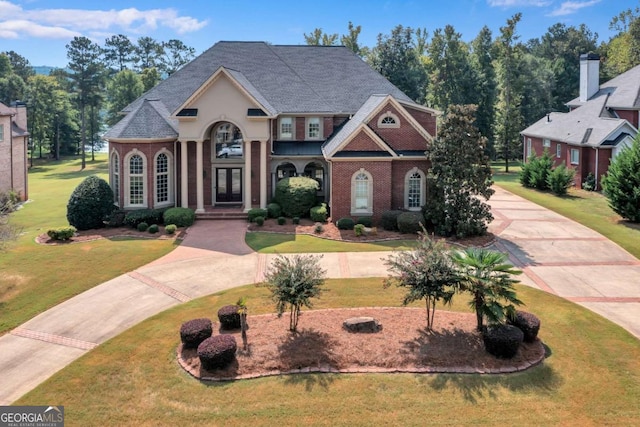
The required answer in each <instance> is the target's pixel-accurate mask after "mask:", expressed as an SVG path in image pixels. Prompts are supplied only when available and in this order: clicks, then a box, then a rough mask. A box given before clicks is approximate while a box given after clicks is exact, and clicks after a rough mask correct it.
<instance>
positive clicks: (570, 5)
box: [549, 0, 600, 16]
mask: <svg viewBox="0 0 640 427" xmlns="http://www.w3.org/2000/svg"><path fill="white" fill-rule="evenodd" d="M597 3H600V0H589V1H565V2H564V3H562V4H561V5H560V7H559V8H557V9H555V10H554V11H552V12H551V13H550V14H549V16H564V15H571V14H574V13H576V12H578V11H579V10H580V9H582V8H585V7H590V6H593V5H595V4H597Z"/></svg>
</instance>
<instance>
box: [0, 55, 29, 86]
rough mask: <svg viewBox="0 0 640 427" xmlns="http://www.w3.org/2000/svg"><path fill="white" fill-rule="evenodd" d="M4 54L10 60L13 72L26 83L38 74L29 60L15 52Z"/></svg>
mask: <svg viewBox="0 0 640 427" xmlns="http://www.w3.org/2000/svg"><path fill="white" fill-rule="evenodd" d="M4 54H5V55H7V58H9V61H10V62H11V67H12V68H13V72H14V73H15V74H17V75H18V76H20V78H21V79H22V80H23V81H24V82H25V83H26V82H27V79H28V78H29V77H31V76H33V75H35V74H36V72H35V71H33V67H32V66H31V64H30V63H29V60H28V59H27V58H25V57H24V56H22V55H20V54H18V53H16V52H14V51H13V50H10V51H7V52H4Z"/></svg>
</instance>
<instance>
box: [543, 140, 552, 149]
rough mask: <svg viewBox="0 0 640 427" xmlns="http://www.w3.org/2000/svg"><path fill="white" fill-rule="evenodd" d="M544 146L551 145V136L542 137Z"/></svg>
mask: <svg viewBox="0 0 640 427" xmlns="http://www.w3.org/2000/svg"><path fill="white" fill-rule="evenodd" d="M542 146H543V147H547V148H548V147H551V140H550V139H549V138H543V139H542Z"/></svg>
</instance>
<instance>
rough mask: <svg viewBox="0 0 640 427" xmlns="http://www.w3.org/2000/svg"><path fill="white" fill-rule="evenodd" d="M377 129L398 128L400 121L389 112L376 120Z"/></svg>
mask: <svg viewBox="0 0 640 427" xmlns="http://www.w3.org/2000/svg"><path fill="white" fill-rule="evenodd" d="M378 127H380V128H399V127H400V119H398V116H396V115H395V114H393V113H392V112H391V111H387V112H386V113H384V114H382V115H381V116H380V118H379V119H378Z"/></svg>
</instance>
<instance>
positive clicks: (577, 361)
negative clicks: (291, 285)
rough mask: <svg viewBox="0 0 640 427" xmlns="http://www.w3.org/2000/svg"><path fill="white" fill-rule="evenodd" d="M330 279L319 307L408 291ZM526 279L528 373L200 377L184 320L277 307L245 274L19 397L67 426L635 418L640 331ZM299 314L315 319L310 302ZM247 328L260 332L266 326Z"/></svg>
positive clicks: (388, 300)
mask: <svg viewBox="0 0 640 427" xmlns="http://www.w3.org/2000/svg"><path fill="white" fill-rule="evenodd" d="M327 288H328V290H327V292H325V293H324V294H323V295H322V296H321V298H320V299H319V300H318V301H317V304H316V308H327V307H345V306H346V307H351V306H396V305H398V304H399V302H400V301H401V290H400V289H398V288H389V289H383V288H382V279H355V280H329V281H328V282H327ZM517 289H518V295H519V297H520V298H521V299H522V300H523V301H524V302H525V303H526V304H527V310H529V311H531V312H533V313H535V314H537V315H538V316H539V317H540V319H541V321H542V329H541V331H540V337H541V339H542V340H543V341H544V343H545V345H546V346H547V347H548V354H549V357H548V358H547V359H546V360H545V362H544V364H543V365H541V366H538V367H535V368H533V369H530V370H528V371H526V372H523V373H517V374H508V375H494V376H489V375H450V374H434V375H414V374H366V375H365V374H354V375H338V374H331V375H329V374H324V375H323V374H307V375H292V376H281V377H270V378H263V379H257V380H245V381H235V382H224V383H217V384H215V383H202V382H199V381H197V380H195V379H194V378H192V377H190V376H189V375H188V374H186V373H185V372H184V371H182V369H181V368H180V367H178V365H177V363H176V360H175V351H176V347H177V345H178V344H179V340H180V339H179V333H178V331H179V328H180V325H181V323H182V322H184V321H186V320H189V319H193V318H197V317H209V318H213V317H214V316H215V313H216V312H217V310H218V308H220V307H221V306H222V305H225V304H230V303H234V302H235V301H236V300H237V299H238V297H239V296H246V297H247V298H248V306H249V310H250V314H261V313H266V312H273V311H274V308H273V303H272V302H271V301H270V300H269V295H268V291H267V289H266V288H264V287H254V286H246V287H243V288H237V289H233V290H229V291H227V292H223V293H220V294H216V295H211V296H207V297H204V298H201V299H198V300H195V301H192V302H189V303H187V304H183V305H180V306H178V307H176V308H173V309H170V310H168V311H165V312H163V313H160V314H158V315H157V316H154V317H153V318H150V319H148V320H147V321H145V322H143V323H141V324H139V325H137V326H135V327H133V328H131V329H129V330H128V331H126V332H124V333H123V334H121V335H119V336H117V337H115V338H113V339H112V340H110V341H108V342H107V343H105V344H103V345H101V346H99V347H98V348H96V349H95V350H93V351H91V352H90V353H88V354H87V355H85V356H84V357H82V358H81V359H79V360H78V361H76V362H74V363H72V364H71V365H69V366H68V367H66V368H65V369H63V370H62V371H60V372H58V373H56V374H55V375H54V376H53V377H51V378H50V379H49V380H47V381H46V382H45V383H43V384H42V385H40V386H39V387H37V388H36V389H35V390H33V391H32V392H30V393H28V394H27V395H25V396H24V397H22V398H21V399H20V400H18V401H17V402H16V404H18V405H41V404H43V403H55V404H60V405H64V406H65V413H66V421H67V423H68V425H70V426H72V425H79V426H80V425H81V426H98V425H139V426H159V425H167V426H168V425H181V426H189V425H224V426H235V425H252V426H273V425H331V426H334V425H345V426H347V425H350V426H356V425H357V426H360V425H362V426H369V425H402V426H405V425H471V424H473V425H476V424H482V425H568V426H572V425H573V426H600V425H638V423H640V406H638V401H640V341H638V340H637V339H636V338H634V337H633V336H632V335H630V334H629V333H628V332H626V331H625V330H624V329H622V328H621V327H619V326H617V325H615V324H613V323H611V322H609V321H607V320H605V319H604V318H602V317H600V316H598V315H597V314H594V313H593V312H591V311H589V310H587V309H584V308H582V307H580V306H578V305H576V304H573V303H570V302H568V301H565V300H563V299H561V298H559V297H556V296H553V295H549V294H546V293H544V292H541V291H538V290H535V289H532V288H528V287H524V286H519V287H518V288H517ZM466 299H467V298H465V297H462V296H460V297H457V300H456V299H454V306H453V307H452V309H454V310H460V311H467V310H468V308H467V306H466V304H465V303H466ZM437 316H438V313H437V312H436V317H437ZM249 324H251V320H250V318H249ZM300 326H301V327H303V328H304V327H309V326H308V325H304V314H303V315H302V317H301V324H300ZM383 326H384V325H383ZM423 326H424V325H407V327H417V328H421V327H423ZM310 327H311V328H312V327H313V325H311V326H310ZM248 333H249V342H251V335H252V334H259V333H260V331H258V330H252V329H249V331H248Z"/></svg>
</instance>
